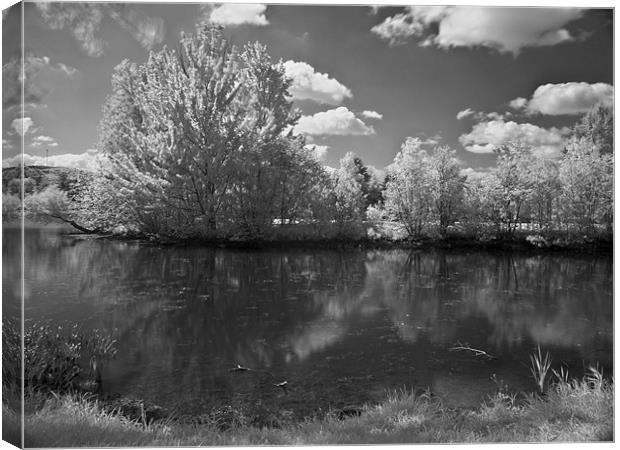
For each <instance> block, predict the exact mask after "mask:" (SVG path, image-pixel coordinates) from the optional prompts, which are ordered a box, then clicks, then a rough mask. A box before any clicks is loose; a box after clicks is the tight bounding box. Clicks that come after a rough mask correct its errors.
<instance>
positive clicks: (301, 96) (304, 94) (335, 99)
mask: <svg viewBox="0 0 620 450" xmlns="http://www.w3.org/2000/svg"><path fill="white" fill-rule="evenodd" d="M284 73H285V74H286V76H287V77H289V78H291V79H292V80H293V81H292V84H291V87H290V88H289V92H290V93H291V95H292V97H293V98H294V99H296V100H312V101H315V102H319V103H326V104H328V105H339V104H341V103H342V102H343V100H344V99H345V98H350V97H352V96H353V94H352V93H351V91H350V90H349V88H347V87H346V86H345V85H343V84H342V83H340V82H339V81H338V80H335V79H333V78H330V77H329V75H327V74H326V73H319V72H316V71H315V70H314V68H313V67H312V66H311V65H310V64H307V63H305V62H295V61H290V60H289V61H286V62H285V63H284Z"/></svg>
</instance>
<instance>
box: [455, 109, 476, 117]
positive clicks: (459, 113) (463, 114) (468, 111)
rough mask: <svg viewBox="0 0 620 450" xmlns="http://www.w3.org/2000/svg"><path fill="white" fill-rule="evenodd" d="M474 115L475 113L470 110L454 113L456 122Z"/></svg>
mask: <svg viewBox="0 0 620 450" xmlns="http://www.w3.org/2000/svg"><path fill="white" fill-rule="evenodd" d="M475 113H476V111H474V110H473V109H471V108H467V109H464V110H462V111H459V112H458V113H456V120H461V119H464V118H465V117H469V116H473V115H474V114H475Z"/></svg>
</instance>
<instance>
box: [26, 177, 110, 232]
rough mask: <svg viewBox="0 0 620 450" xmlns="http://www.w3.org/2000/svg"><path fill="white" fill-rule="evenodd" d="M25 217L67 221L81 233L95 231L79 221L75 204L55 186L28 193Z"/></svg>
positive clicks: (41, 220)
mask: <svg viewBox="0 0 620 450" xmlns="http://www.w3.org/2000/svg"><path fill="white" fill-rule="evenodd" d="M24 210H25V212H26V217H28V218H29V219H32V220H34V221H36V222H43V223H48V222H51V221H57V222H62V223H67V224H69V225H71V226H72V227H74V228H75V229H77V230H79V231H81V232H83V233H97V232H98V231H99V230H91V229H89V228H86V227H84V226H82V225H80V224H79V223H77V222H76V220H77V211H76V209H75V205H74V204H73V202H71V201H70V200H69V199H68V198H67V194H66V193H64V192H63V191H61V190H60V189H58V188H57V187H55V186H49V187H47V188H46V189H44V190H43V191H41V192H38V193H36V194H33V195H30V196H28V197H26V199H25V200H24Z"/></svg>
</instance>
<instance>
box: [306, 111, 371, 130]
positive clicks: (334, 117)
mask: <svg viewBox="0 0 620 450" xmlns="http://www.w3.org/2000/svg"><path fill="white" fill-rule="evenodd" d="M294 130H295V132H296V133H304V134H314V135H322V134H331V135H340V136H347V135H369V134H375V130H374V128H373V127H372V126H368V125H366V124H365V123H364V122H363V121H362V120H361V119H359V118H357V117H355V114H353V112H351V111H349V109H348V108H346V107H344V106H340V107H338V108H336V109H330V110H329V111H323V112H318V113H316V114H315V115H313V116H302V117H301V118H300V119H299V122H298V123H297V125H296V126H295V128H294Z"/></svg>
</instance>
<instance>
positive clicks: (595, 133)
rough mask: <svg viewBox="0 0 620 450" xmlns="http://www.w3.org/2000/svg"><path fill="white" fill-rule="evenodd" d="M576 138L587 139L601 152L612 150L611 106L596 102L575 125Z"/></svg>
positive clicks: (612, 114) (612, 121)
mask: <svg viewBox="0 0 620 450" xmlns="http://www.w3.org/2000/svg"><path fill="white" fill-rule="evenodd" d="M573 132H574V136H575V137H576V138H577V139H580V138H583V137H585V138H586V139H589V140H590V141H591V142H592V143H593V144H594V145H595V146H596V148H597V149H598V151H599V153H601V154H613V152H614V111H613V109H612V107H611V106H609V105H605V104H602V103H601V104H598V105H596V106H595V107H593V108H592V109H591V110H590V111H588V112H587V113H586V115H585V116H583V117H582V118H581V120H579V122H578V123H577V124H576V125H575V127H574V129H573Z"/></svg>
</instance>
